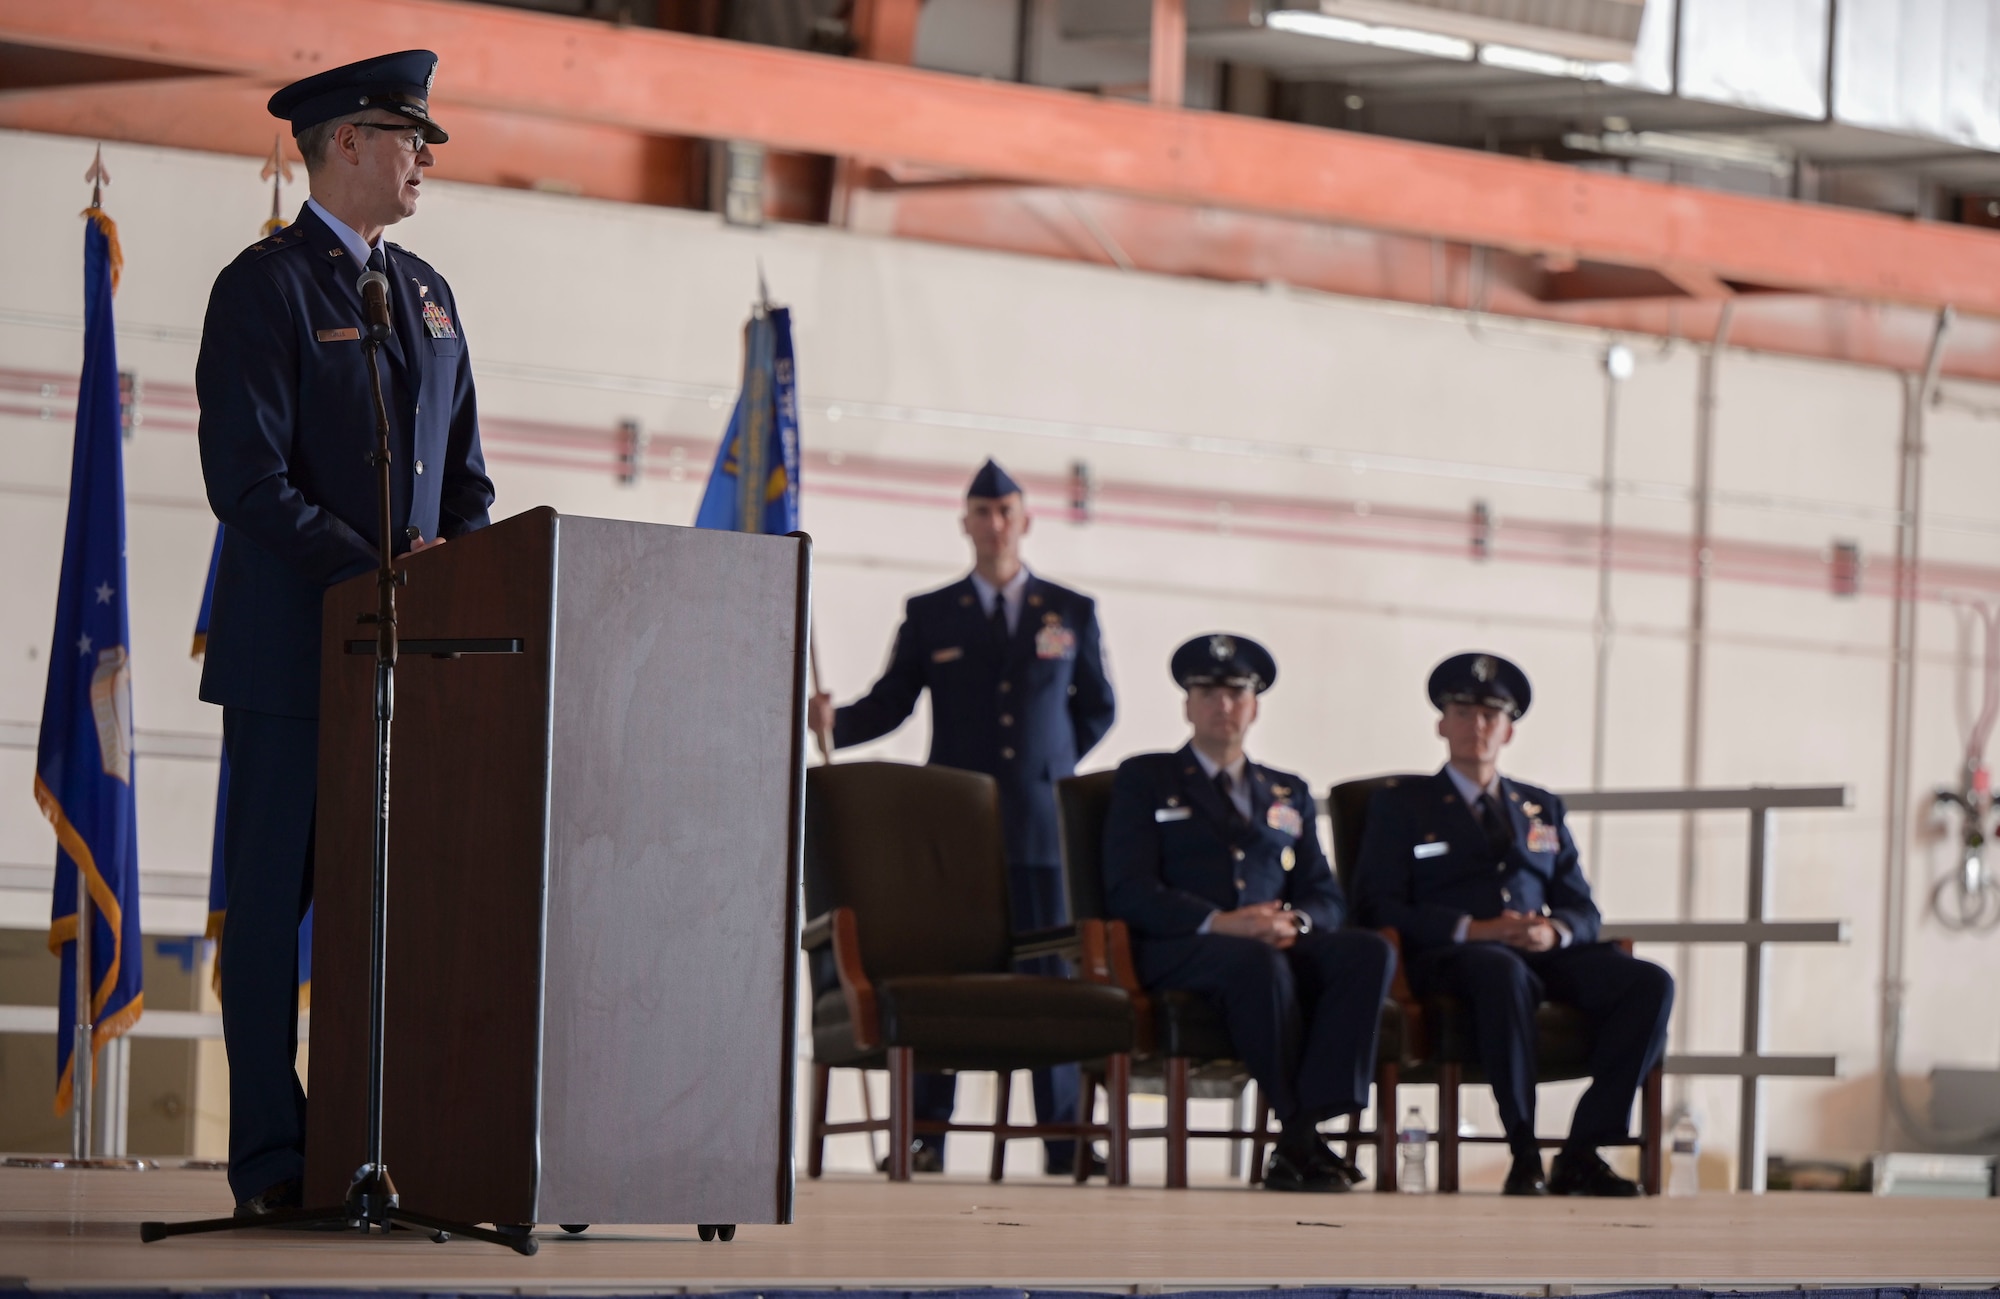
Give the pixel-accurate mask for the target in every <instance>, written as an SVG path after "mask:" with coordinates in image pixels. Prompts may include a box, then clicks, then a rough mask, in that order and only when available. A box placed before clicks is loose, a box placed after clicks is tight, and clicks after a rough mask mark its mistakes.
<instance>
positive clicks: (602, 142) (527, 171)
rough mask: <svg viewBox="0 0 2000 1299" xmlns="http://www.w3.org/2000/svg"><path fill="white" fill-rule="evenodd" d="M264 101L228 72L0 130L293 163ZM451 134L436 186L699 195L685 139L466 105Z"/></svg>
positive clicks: (9, 113) (42, 93)
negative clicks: (280, 152)
mask: <svg viewBox="0 0 2000 1299" xmlns="http://www.w3.org/2000/svg"><path fill="white" fill-rule="evenodd" d="M270 97H271V87H270V86H269V85H266V84H263V83H261V82H257V81H253V80H250V79H247V78H242V77H231V76H219V77H202V78H193V79H187V80H163V81H138V82H121V83H115V84H106V85H85V86H64V87H60V88H57V89H52V90H37V91H32V92H25V93H12V94H0V127H5V128H10V129H13V130H18V131H42V132H47V133H49V134H53V135H82V136H92V137H96V138H97V139H102V140H128V141H132V142H135V143H142V144H158V145H165V146H167V147H169V148H175V149H198V150H202V151H204V152H208V153H234V154H241V155H243V156H245V157H252V158H264V157H268V156H270V152H271V138H272V136H273V135H281V136H282V137H283V140H284V147H285V156H286V157H288V158H290V159H292V160H293V162H294V163H295V164H296V163H298V150H297V149H296V148H295V147H294V146H293V144H292V140H291V135H290V132H289V130H287V128H286V127H285V126H284V125H283V124H282V123H280V122H278V121H276V120H274V119H273V118H272V117H271V116H270V115H269V114H268V113H266V112H265V111H264V102H265V101H266V100H267V99H269V98H270ZM440 111H442V110H440ZM450 130H451V133H452V134H451V143H450V144H447V145H443V146H440V147H439V149H438V150H437V166H436V167H435V168H434V169H433V170H432V172H431V174H432V175H433V176H435V177H437V178H438V179H439V180H455V181H462V182H464V183H466V184H471V185H496V186H503V187H506V188H509V189H540V190H547V191H550V192H553V193H559V194H577V195H582V196H584V197H586V198H600V199H611V200H614V201H617V202H621V203H654V204H662V205H667V206H688V205H691V204H697V203H699V201H700V200H701V197H702V193H703V186H704V180H705V178H704V175H703V172H704V170H705V168H706V165H707V162H706V158H705V157H704V156H703V154H702V150H701V145H700V142H699V141H695V140H690V139H687V138H686V137H672V138H665V137H659V136H649V135H645V134H643V133H641V132H638V131H629V130H625V129H624V128H622V127H611V126H598V125H595V124H592V123H589V122H566V121H558V120H554V119H551V118H546V117H524V116H522V115H520V114H518V113H502V112H494V111H491V110H488V109H480V108H469V107H463V106H461V107H460V108H458V110H457V111H456V113H455V114H454V115H453V116H452V119H451V122H450ZM246 174H249V175H255V172H254V171H251V172H248V173H246ZM295 180H296V182H297V184H296V187H294V186H287V187H286V192H285V202H286V205H287V207H288V209H291V210H296V208H297V205H298V204H300V203H302V202H304V201H305V188H304V181H305V170H304V167H303V165H302V164H300V165H298V166H297V167H296V168H295ZM113 202H114V203H115V202H116V196H115V193H114V197H113ZM286 215H287V216H289V215H290V211H289V210H288V211H287V213H286ZM244 242H246V243H247V242H249V240H248V239H246V240H245V241H244Z"/></svg>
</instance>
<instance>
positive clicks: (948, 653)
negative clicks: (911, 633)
mask: <svg viewBox="0 0 2000 1299" xmlns="http://www.w3.org/2000/svg"><path fill="white" fill-rule="evenodd" d="M964 657H965V647H964V646H963V645H953V646H952V647H951V648H950V649H941V650H932V651H931V662H933V663H956V662H958V661H959V660H960V659H962V658H964Z"/></svg>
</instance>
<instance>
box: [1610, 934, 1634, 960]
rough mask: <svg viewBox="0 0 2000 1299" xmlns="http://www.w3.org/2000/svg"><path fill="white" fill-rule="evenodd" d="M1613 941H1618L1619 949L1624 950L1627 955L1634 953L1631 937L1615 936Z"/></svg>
mask: <svg viewBox="0 0 2000 1299" xmlns="http://www.w3.org/2000/svg"><path fill="white" fill-rule="evenodd" d="M1611 941H1612V942H1614V943H1616V944H1618V950H1619V951H1621V952H1623V953H1625V955H1627V956H1630V955H1631V954H1632V940H1631V939H1629V938H1614V939H1612V940H1611Z"/></svg>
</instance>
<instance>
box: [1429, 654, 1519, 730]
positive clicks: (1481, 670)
mask: <svg viewBox="0 0 2000 1299" xmlns="http://www.w3.org/2000/svg"><path fill="white" fill-rule="evenodd" d="M1429 690H1430V696H1431V702H1432V703H1433V704H1435V705H1437V707H1438V710H1439V711H1440V712H1442V711H1443V709H1444V706H1445V705H1446V704H1478V705H1480V706H1482V707H1486V708H1504V709H1506V710H1507V715H1508V716H1509V717H1512V718H1517V719H1518V718H1519V717H1520V716H1521V714H1523V713H1525V712H1527V711H1528V703H1529V701H1530V700H1532V699H1533V698H1534V696H1535V692H1534V690H1533V689H1532V688H1530V686H1529V685H1528V674H1527V673H1525V672H1523V671H1521V669H1520V668H1518V667H1516V666H1515V665H1514V664H1513V663H1510V662H1509V661H1508V660H1506V659H1503V658H1501V657H1500V656H1499V655H1498V654H1484V653H1477V652H1475V653H1471V654H1454V655H1452V656H1451V657H1450V658H1448V659H1446V660H1445V661H1444V662H1442V663H1440V664H1438V665H1437V666H1436V667H1435V668H1432V669H1431V680H1430V686H1429Z"/></svg>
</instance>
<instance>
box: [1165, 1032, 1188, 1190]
mask: <svg viewBox="0 0 2000 1299" xmlns="http://www.w3.org/2000/svg"><path fill="white" fill-rule="evenodd" d="M1187 1156H1188V1058H1187V1057H1186V1056H1184V1055H1171V1056H1168V1057H1167V1186H1168V1188H1169V1189H1170V1190H1176V1191H1184V1190H1186V1189H1187V1184H1188V1167H1187Z"/></svg>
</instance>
